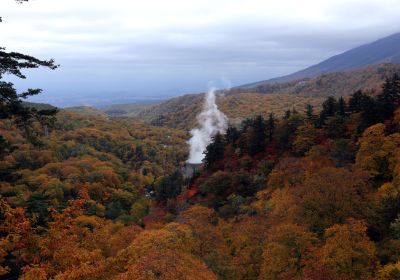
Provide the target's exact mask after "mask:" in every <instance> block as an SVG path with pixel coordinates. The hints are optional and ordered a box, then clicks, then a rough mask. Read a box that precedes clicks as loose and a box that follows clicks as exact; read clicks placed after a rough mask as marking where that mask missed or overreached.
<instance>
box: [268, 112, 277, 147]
mask: <svg viewBox="0 0 400 280" xmlns="http://www.w3.org/2000/svg"><path fill="white" fill-rule="evenodd" d="M275 122H276V121H275V117H274V114H273V113H270V114H269V115H268V121H267V131H268V140H269V141H270V142H271V141H272V138H273V136H274V131H275V127H276V125H275Z"/></svg>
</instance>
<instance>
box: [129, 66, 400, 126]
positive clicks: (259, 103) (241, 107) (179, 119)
mask: <svg viewBox="0 0 400 280" xmlns="http://www.w3.org/2000/svg"><path fill="white" fill-rule="evenodd" d="M394 73H400V65H394V64H381V65H374V66H368V67H365V68H362V69H357V70H352V71H344V72H336V73H330V74H323V75H320V76H318V77H315V78H305V79H300V80H296V81H292V82H285V83H275V84H265V85H259V86H256V87H253V88H246V89H242V88H235V89H232V90H230V91H229V92H227V93H226V92H225V93H224V94H223V95H220V96H219V97H218V99H217V103H218V106H219V107H220V109H221V111H223V112H224V113H225V114H226V115H227V116H228V117H229V119H230V121H231V122H234V123H237V122H239V121H240V120H242V119H243V118H247V117H250V116H255V115H258V114H262V115H264V116H267V114H268V113H274V114H276V115H278V116H279V115H283V114H284V112H285V111H286V110H288V109H293V108H294V109H296V110H297V111H303V110H304V107H305V105H306V104H307V103H309V104H312V105H313V106H314V107H315V108H316V110H319V108H320V106H321V104H322V102H323V101H324V100H325V99H326V97H328V96H348V95H351V94H353V93H354V92H355V91H357V90H359V89H362V90H367V91H368V92H369V93H370V94H375V93H377V92H379V91H380V90H381V87H382V84H383V82H384V80H385V78H386V77H390V76H392V75H393V74H394ZM265 93H268V94H265ZM202 106H203V94H188V95H184V96H180V97H176V98H172V99H169V100H167V101H165V102H162V103H160V104H157V105H154V106H150V107H148V108H146V109H144V110H142V111H139V112H137V113H136V117H137V118H140V119H141V120H143V121H146V122H148V123H151V124H153V125H159V126H166V127H173V128H181V129H186V130H188V129H191V128H193V127H194V126H195V125H196V116H197V115H198V113H199V112H200V111H201V109H202Z"/></svg>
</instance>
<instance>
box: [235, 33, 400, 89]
mask: <svg viewBox="0 0 400 280" xmlns="http://www.w3.org/2000/svg"><path fill="white" fill-rule="evenodd" d="M382 63H393V64H397V63H400V33H396V34H393V35H390V36H388V37H385V38H382V39H379V40H377V41H375V42H372V43H369V44H366V45H362V46H360V47H357V48H354V49H351V50H349V51H346V52H344V53H342V54H339V55H335V56H332V57H330V58H328V59H327V60H324V61H322V62H320V63H318V64H315V65H313V66H310V67H308V68H306V69H303V70H300V71H298V72H295V73H293V74H290V75H287V76H283V77H278V78H274V79H270V80H266V81H261V82H256V83H250V84H246V85H243V86H239V88H251V87H255V86H258V85H261V84H267V83H279V82H288V81H293V80H298V79H301V78H310V77H316V76H318V75H321V74H326V73H332V72H339V71H346V70H353V69H357V68H362V67H365V66H368V65H376V64H382Z"/></svg>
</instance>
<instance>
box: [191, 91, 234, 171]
mask: <svg viewBox="0 0 400 280" xmlns="http://www.w3.org/2000/svg"><path fill="white" fill-rule="evenodd" d="M215 91H216V89H215V88H211V89H210V90H209V91H208V92H207V94H206V95H205V101H204V108H203V111H202V112H201V113H200V114H199V115H198V116H197V121H198V123H199V126H198V127H197V128H195V129H192V130H191V131H190V134H191V135H192V138H190V140H189V142H188V143H189V145H190V155H189V159H188V162H189V163H201V161H202V160H203V158H204V154H203V152H204V151H205V149H206V147H207V145H208V144H209V143H210V141H211V137H212V136H214V135H215V134H217V132H221V133H223V132H225V130H226V128H227V117H226V116H225V114H224V113H222V112H221V111H220V110H218V106H217V104H216V102H215V101H216V97H215Z"/></svg>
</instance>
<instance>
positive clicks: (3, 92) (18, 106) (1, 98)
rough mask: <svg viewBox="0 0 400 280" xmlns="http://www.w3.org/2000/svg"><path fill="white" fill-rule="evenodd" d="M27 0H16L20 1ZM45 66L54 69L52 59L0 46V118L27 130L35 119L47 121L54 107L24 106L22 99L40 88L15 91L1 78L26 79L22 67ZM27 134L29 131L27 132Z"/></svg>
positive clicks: (54, 112)
mask: <svg viewBox="0 0 400 280" xmlns="http://www.w3.org/2000/svg"><path fill="white" fill-rule="evenodd" d="M26 1H27V0H17V2H19V3H22V2H26ZM39 67H46V68H49V69H52V70H54V69H56V68H57V67H58V66H57V65H55V64H54V60H52V59H50V60H40V59H37V58H35V57H33V56H29V55H25V54H21V53H18V52H7V51H6V50H5V48H3V47H0V119H13V120H14V121H15V122H16V123H17V124H18V125H19V126H21V127H23V128H24V130H25V132H28V125H29V123H30V122H31V121H33V120H36V121H39V122H40V123H42V124H46V123H48V122H49V121H48V120H49V119H51V118H52V116H54V115H55V114H56V112H57V110H56V109H50V110H38V109H36V108H32V107H28V106H25V105H24V103H23V100H25V99H26V98H28V97H29V96H33V95H37V94H39V93H41V92H42V90H41V89H28V90H26V91H25V92H22V93H17V90H16V89H15V88H14V85H13V84H12V83H10V82H6V81H4V80H3V78H4V76H5V75H13V76H16V77H18V78H21V79H26V76H25V75H24V74H23V73H22V70H24V69H33V68H39ZM27 134H28V135H27V136H29V133H27Z"/></svg>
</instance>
